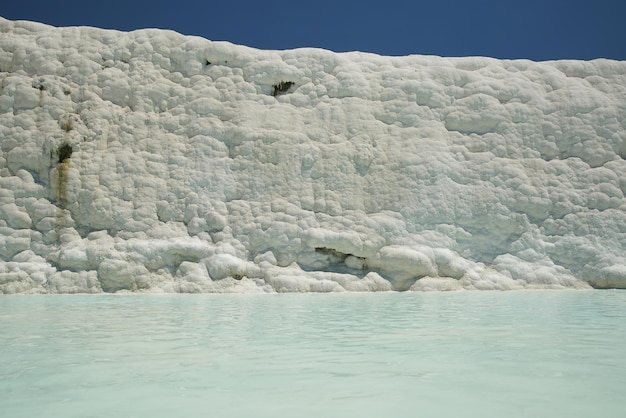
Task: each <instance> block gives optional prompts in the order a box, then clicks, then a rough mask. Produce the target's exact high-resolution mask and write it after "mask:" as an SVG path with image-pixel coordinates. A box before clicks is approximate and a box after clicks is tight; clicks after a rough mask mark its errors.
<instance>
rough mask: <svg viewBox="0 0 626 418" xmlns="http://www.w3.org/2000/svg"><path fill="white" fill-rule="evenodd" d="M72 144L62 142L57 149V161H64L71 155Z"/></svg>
mask: <svg viewBox="0 0 626 418" xmlns="http://www.w3.org/2000/svg"><path fill="white" fill-rule="evenodd" d="M72 152H73V150H72V146H71V145H70V144H63V145H61V146H60V147H59V149H57V155H58V156H59V163H62V162H64V161H65V160H67V159H68V158H70V157H71V156H72Z"/></svg>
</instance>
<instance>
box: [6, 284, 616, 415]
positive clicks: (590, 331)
mask: <svg viewBox="0 0 626 418" xmlns="http://www.w3.org/2000/svg"><path fill="white" fill-rule="evenodd" d="M0 327H1V328H0V330H1V332H0V347H1V350H2V351H1V353H2V355H1V357H0V411H3V412H2V416H6V417H13V418H18V417H63V418H69V417H208V416H211V417H253V416H254V417H296V418H297V417H359V418H361V417H382V416H389V417H417V416H420V417H452V416H454V417H458V416H463V417H482V418H484V417H491V416H506V417H568V418H571V417H585V418H588V417H590V416H598V417H603V418H607V417H620V418H622V417H624V416H626V398H625V397H624V393H625V390H626V292H620V291H536V292H535V291H523V292H457V293H387V294H330V295H328V294H325V295H315V294H304V295H302V294H296V295H284V294H283V295H159V296H148V295H132V296H115V295H109V296H103V295H100V296H93V295H91V296H69V295H68V296H50V295H47V296H23V295H21V296H3V297H0Z"/></svg>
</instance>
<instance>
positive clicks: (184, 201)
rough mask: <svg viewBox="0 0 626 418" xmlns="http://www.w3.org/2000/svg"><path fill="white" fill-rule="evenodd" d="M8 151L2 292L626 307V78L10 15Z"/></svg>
mask: <svg viewBox="0 0 626 418" xmlns="http://www.w3.org/2000/svg"><path fill="white" fill-rule="evenodd" d="M281 83H282V84H281ZM0 141H1V143H0V293H16V292H27V293H45V292H48V293H74V292H115V291H152V292H160V291H163V292H274V291H277V292H284V291H294V292H328V291H343V290H349V291H381V290H409V289H410V290H454V289H463V288H464V289H521V288H561V287H574V288H585V287H589V286H592V287H599V288H606V287H618V288H619V287H621V288H626V256H625V253H626V251H625V250H626V200H625V199H624V192H625V190H626V161H625V158H626V62H617V61H609V60H595V61H590V62H583V61H555V62H542V63H536V62H531V61H525V60H515V61H501V60H495V59H489V58H439V57H426V56H409V57H381V56H376V55H371V54H363V53H356V52H355V53H343V54H337V53H332V52H329V51H324V50H317V49H299V50H292V51H260V50H255V49H251V48H247V47H243V46H237V45H232V44H229V43H224V42H210V41H208V40H205V39H201V38H197V37H186V36H182V35H179V34H177V33H173V32H169V31H162V30H141V31H136V32H131V33H122V32H115V31H108V30H100V29H94V28H53V27H50V26H45V25H42V24H36V23H31V22H22V21H18V22H12V21H8V20H4V19H1V18H0Z"/></svg>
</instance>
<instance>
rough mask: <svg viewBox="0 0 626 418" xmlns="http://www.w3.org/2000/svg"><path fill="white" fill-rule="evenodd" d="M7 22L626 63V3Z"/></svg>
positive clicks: (125, 7)
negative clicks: (620, 61)
mask: <svg viewBox="0 0 626 418" xmlns="http://www.w3.org/2000/svg"><path fill="white" fill-rule="evenodd" d="M0 16H2V17H4V18H6V19H10V20H17V19H25V20H34V21H38V22H43V23H47V24H51V25H54V26H83V25H84V26H97V27H101V28H110V29H118V30H124V31H128V30H133V29H141V28H147V27H151V28H160V29H172V30H175V31H177V32H180V33H183V34H186V35H198V36H202V37H203V38H207V39H211V40H226V41H230V42H233V43H237V44H242V45H248V46H251V47H255V48H262V49H291V48H298V47H318V48H324V49H330V50H333V51H354V50H358V51H366V52H374V53H377V54H382V55H408V54H427V55H440V56H468V55H481V56H489V57H494V58H528V59H532V60H536V61H542V60H549V59H564V58H571V59H593V58H612V59H619V60H626V0H527V1H523V0H516V1H510V0H499V1H496V0H430V1H420V0H415V1H410V0H407V1H400V0H384V1H383V0H380V1H371V0H310V1H299V0H291V1H289V0H265V1H263V0H257V1H254V0H239V1H237V0H178V1H163V0H152V1H150V0H138V1H133V0H108V1H94V2H91V1H86V0H82V1H77V0H32V1H29V0H11V1H5V2H4V4H3V5H1V6H0ZM0 36H1V35H0Z"/></svg>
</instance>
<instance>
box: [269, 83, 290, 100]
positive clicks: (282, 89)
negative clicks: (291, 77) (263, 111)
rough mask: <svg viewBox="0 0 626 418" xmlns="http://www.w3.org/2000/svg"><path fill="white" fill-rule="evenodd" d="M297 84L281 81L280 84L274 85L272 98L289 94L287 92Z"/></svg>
mask: <svg viewBox="0 0 626 418" xmlns="http://www.w3.org/2000/svg"><path fill="white" fill-rule="evenodd" d="M294 84H295V83H294V82H293V81H281V82H280V83H278V84H274V85H273V86H272V89H273V90H272V96H274V97H276V96H279V95H281V94H285V93H287V91H288V90H289V89H290V88H291V86H293V85H294Z"/></svg>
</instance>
